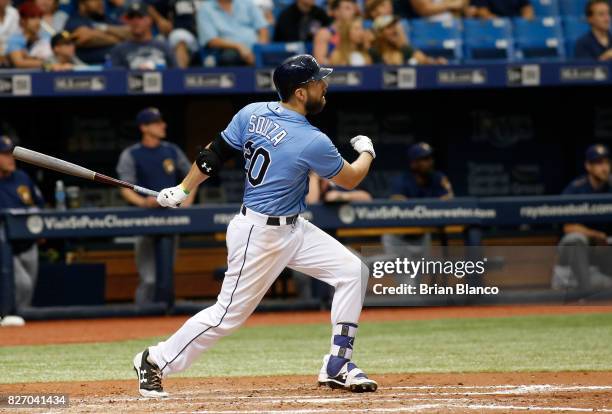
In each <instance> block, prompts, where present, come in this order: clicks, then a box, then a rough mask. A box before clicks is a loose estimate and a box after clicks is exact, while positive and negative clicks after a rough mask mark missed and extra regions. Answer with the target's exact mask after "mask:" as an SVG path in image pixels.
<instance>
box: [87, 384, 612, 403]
mask: <svg viewBox="0 0 612 414" xmlns="http://www.w3.org/2000/svg"><path fill="white" fill-rule="evenodd" d="M411 389H413V390H429V389H431V390H433V389H457V390H462V389H466V390H474V389H485V390H486V389H491V390H492V391H482V392H479V391H465V392H462V391H457V392H448V391H443V392H427V393H418V392H404V393H402V392H395V393H388V392H385V391H386V390H411ZM273 391H274V390H270V392H273ZM597 391H612V386H606V385H585V386H560V385H550V384H534V385H494V386H463V385H457V386H440V387H436V386H401V387H384V388H381V389H380V391H379V392H378V393H375V394H366V395H367V398H368V399H369V400H372V399H377V398H384V397H389V396H397V397H402V396H429V397H433V396H436V395H439V396H450V395H463V396H475V395H523V394H542V393H551V392H597ZM194 395H196V396H198V397H200V398H207V399H209V400H210V399H213V400H220V401H221V400H256V399H261V400H267V399H274V400H276V399H278V398H279V397H278V396H271V395H215V393H211V392H201V391H200V392H198V391H179V392H176V393H171V396H170V397H168V398H165V399H164V400H165V401H178V400H183V399H184V398H185V397H191V396H194ZM363 398H364V397H363V396H359V395H347V396H345V397H338V396H333V395H331V396H329V397H327V396H321V395H315V396H312V395H308V394H296V395H286V396H282V399H283V400H285V401H286V400H291V399H299V400H308V399H311V400H312V401H311V402H316V401H314V400H319V399H321V400H326V401H327V400H337V401H349V400H351V399H355V400H359V401H361V400H362V399H363ZM98 400H104V401H109V400H112V401H114V402H130V401H145V400H147V399H146V398H143V397H112V398H107V397H103V398H99V399H98ZM84 402H85V400H84Z"/></svg>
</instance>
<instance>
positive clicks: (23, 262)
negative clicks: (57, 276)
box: [0, 136, 45, 326]
mask: <svg viewBox="0 0 612 414" xmlns="http://www.w3.org/2000/svg"><path fill="white" fill-rule="evenodd" d="M13 148H14V144H13V141H12V140H11V138H9V137H8V136H1V137H0V208H1V209H6V208H43V207H44V204H45V202H44V200H43V197H42V194H41V192H40V190H39V189H38V187H37V186H36V185H35V184H34V182H33V181H32V179H31V178H30V177H29V176H28V174H27V173H26V172H24V171H22V170H20V169H18V168H17V166H16V164H15V158H14V157H13ZM11 247H12V249H13V273H14V280H15V309H14V311H15V313H17V314H18V313H19V310H20V309H23V308H24V307H27V306H30V305H31V304H32V296H33V295H34V288H35V287H36V279H37V277H38V245H37V243H36V241H20V242H13V243H11ZM2 316H3V318H2V320H1V321H0V326H21V325H23V324H24V323H25V322H24V320H23V318H22V317H21V316H18V315H2Z"/></svg>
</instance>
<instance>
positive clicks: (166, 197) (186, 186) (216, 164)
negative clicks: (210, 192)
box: [157, 105, 248, 208]
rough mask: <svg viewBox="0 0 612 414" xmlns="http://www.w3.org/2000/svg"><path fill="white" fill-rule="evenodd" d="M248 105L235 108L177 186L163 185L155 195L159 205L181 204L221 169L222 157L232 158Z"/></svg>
mask: <svg viewBox="0 0 612 414" xmlns="http://www.w3.org/2000/svg"><path fill="white" fill-rule="evenodd" d="M247 108H248V105H247V106H246V107H245V108H243V109H242V110H240V111H238V113H237V114H236V115H234V118H232V120H231V122H230V123H229V125H228V126H227V128H225V130H224V131H223V132H221V133H220V134H219V135H217V137H215V139H213V140H212V142H211V143H210V144H208V145H207V146H206V148H204V149H203V150H202V151H200V154H198V158H197V159H196V161H195V162H194V163H193V165H192V166H191V169H190V170H189V172H188V173H187V176H186V177H185V178H184V179H183V181H182V182H181V183H180V184H179V185H177V186H176V187H171V188H164V189H163V190H162V191H160V193H159V195H158V196H157V202H158V203H159V205H160V206H162V207H171V208H177V207H180V205H181V203H183V202H184V201H185V200H186V199H187V197H189V194H191V193H192V192H193V191H195V190H196V189H197V188H198V186H199V185H200V184H202V183H203V182H204V181H206V180H207V179H208V178H209V177H213V176H215V175H217V174H218V173H219V171H221V168H222V167H223V164H224V163H225V161H227V160H229V159H230V158H232V157H233V156H234V155H235V153H236V152H237V151H242V145H243V141H244V134H243V132H244V129H245V125H246V123H247V122H248V109H247Z"/></svg>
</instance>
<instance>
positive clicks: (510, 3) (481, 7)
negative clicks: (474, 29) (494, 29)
mask: <svg viewBox="0 0 612 414" xmlns="http://www.w3.org/2000/svg"><path fill="white" fill-rule="evenodd" d="M472 5H473V6H474V7H475V8H476V16H475V17H480V18H483V19H494V18H496V17H522V18H523V19H533V18H534V16H535V13H534V10H533V6H532V5H531V3H530V0H472Z"/></svg>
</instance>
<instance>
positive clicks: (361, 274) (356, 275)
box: [345, 255, 369, 282]
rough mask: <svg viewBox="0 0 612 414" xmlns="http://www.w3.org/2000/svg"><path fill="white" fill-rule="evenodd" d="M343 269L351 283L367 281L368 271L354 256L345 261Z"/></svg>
mask: <svg viewBox="0 0 612 414" xmlns="http://www.w3.org/2000/svg"><path fill="white" fill-rule="evenodd" d="M345 269H346V275H347V276H348V277H349V279H350V280H351V281H355V282H357V281H363V280H364V279H366V280H367V278H368V274H369V271H368V268H367V266H366V265H365V263H363V262H362V261H361V259H359V257H357V256H356V255H351V258H350V260H348V261H347V264H346V267H345Z"/></svg>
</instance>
